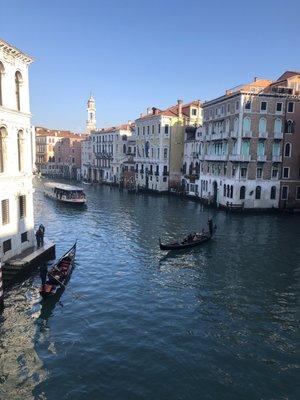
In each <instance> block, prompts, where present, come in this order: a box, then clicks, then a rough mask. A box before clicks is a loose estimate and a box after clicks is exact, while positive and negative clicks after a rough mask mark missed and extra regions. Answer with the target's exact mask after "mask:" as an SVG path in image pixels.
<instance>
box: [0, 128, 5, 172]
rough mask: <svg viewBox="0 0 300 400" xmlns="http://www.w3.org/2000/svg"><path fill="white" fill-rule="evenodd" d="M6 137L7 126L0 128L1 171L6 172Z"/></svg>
mask: <svg viewBox="0 0 300 400" xmlns="http://www.w3.org/2000/svg"><path fill="white" fill-rule="evenodd" d="M5 137H6V129H5V128H0V173H1V172H4V167H5V165H4V163H5V157H4V150H5V148H4V139H5Z"/></svg>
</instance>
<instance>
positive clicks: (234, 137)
mask: <svg viewBox="0 0 300 400" xmlns="http://www.w3.org/2000/svg"><path fill="white" fill-rule="evenodd" d="M230 137H231V138H233V139H236V138H237V137H238V132H235V131H231V132H230Z"/></svg>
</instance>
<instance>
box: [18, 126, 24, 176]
mask: <svg viewBox="0 0 300 400" xmlns="http://www.w3.org/2000/svg"><path fill="white" fill-rule="evenodd" d="M18 169H19V171H20V172H21V171H23V132H22V131H19V132H18Z"/></svg>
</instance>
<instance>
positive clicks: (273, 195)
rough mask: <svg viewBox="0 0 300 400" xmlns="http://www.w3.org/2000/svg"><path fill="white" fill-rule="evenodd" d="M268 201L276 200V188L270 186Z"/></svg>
mask: <svg viewBox="0 0 300 400" xmlns="http://www.w3.org/2000/svg"><path fill="white" fill-rule="evenodd" d="M270 199H271V200H275V199H276V186H272V187H271V194H270Z"/></svg>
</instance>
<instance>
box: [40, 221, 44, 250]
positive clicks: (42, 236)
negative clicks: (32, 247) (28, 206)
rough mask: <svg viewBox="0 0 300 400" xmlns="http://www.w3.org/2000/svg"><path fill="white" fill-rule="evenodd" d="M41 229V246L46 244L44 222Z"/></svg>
mask: <svg viewBox="0 0 300 400" xmlns="http://www.w3.org/2000/svg"><path fill="white" fill-rule="evenodd" d="M39 230H40V231H41V246H44V235H45V227H44V225H43V224H40V226H39Z"/></svg>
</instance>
